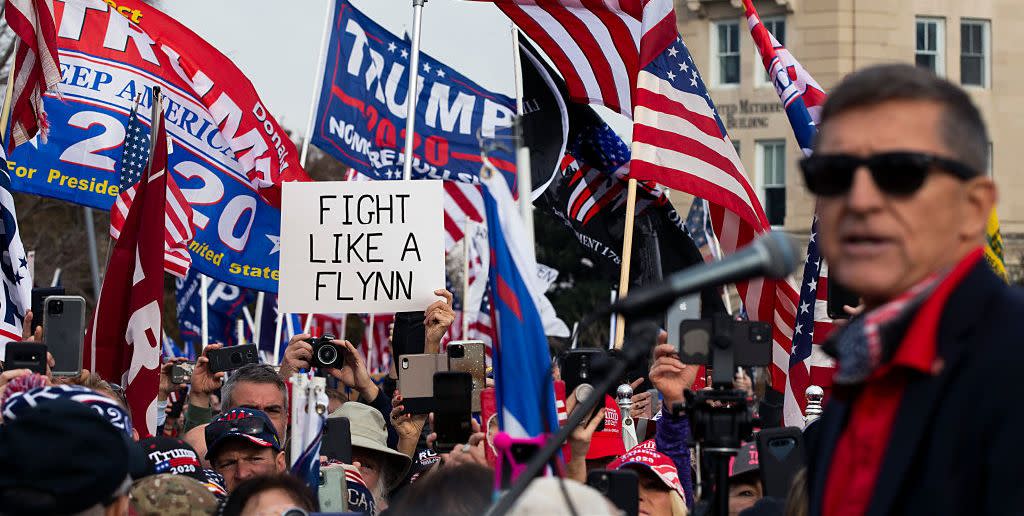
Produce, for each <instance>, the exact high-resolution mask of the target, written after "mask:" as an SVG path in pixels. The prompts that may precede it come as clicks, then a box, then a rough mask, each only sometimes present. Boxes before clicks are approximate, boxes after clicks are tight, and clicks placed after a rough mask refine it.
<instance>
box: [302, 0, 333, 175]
mask: <svg viewBox="0 0 1024 516" xmlns="http://www.w3.org/2000/svg"><path fill="white" fill-rule="evenodd" d="M334 2H335V0H327V13H325V14H324V34H323V37H322V38H321V40H320V57H319V58H318V59H317V62H316V63H317V64H316V75H314V76H313V93H311V94H310V98H312V99H313V105H312V106H310V108H309V121H308V122H306V134H305V135H303V138H302V154H301V155H300V156H299V165H302V167H303V168H305V167H306V155H307V154H308V153H309V140H310V139H311V138H312V135H313V124H314V123H316V111H317V109H318V108H319V107H320V95H317V90H318V89H319V86H320V83H321V82H322V81H323V79H324V67H325V66H326V59H325V56H326V54H327V42H328V40H330V38H331V20H332V19H333V18H334V16H333V15H334Z"/></svg>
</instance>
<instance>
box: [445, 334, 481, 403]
mask: <svg viewBox="0 0 1024 516" xmlns="http://www.w3.org/2000/svg"><path fill="white" fill-rule="evenodd" d="M455 345H461V346H462V349H464V350H465V355H464V356H463V357H462V358H454V357H452V356H451V349H452V346H455ZM448 370H449V371H459V372H464V373H469V374H470V375H472V376H473V398H472V402H473V412H480V393H481V392H483V390H484V387H485V385H486V377H487V362H486V360H485V358H484V342H483V341H481V340H457V341H453V342H449V343H448Z"/></svg>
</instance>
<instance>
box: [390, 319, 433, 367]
mask: <svg viewBox="0 0 1024 516" xmlns="http://www.w3.org/2000/svg"><path fill="white" fill-rule="evenodd" d="M425 317H426V313H424V312H398V313H396V314H395V327H394V330H393V332H392V334H391V350H392V353H391V356H395V357H400V356H402V355H416V354H419V353H423V352H424V347H425V345H426V344H425V343H426V340H427V333H426V328H425V327H424V326H423V319H424V318H425Z"/></svg>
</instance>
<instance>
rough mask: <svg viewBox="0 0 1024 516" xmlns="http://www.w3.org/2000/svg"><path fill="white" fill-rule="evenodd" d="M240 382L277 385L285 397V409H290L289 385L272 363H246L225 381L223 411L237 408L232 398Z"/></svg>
mask: <svg viewBox="0 0 1024 516" xmlns="http://www.w3.org/2000/svg"><path fill="white" fill-rule="evenodd" d="M238 382H249V383H265V384H274V385H276V386H277V388H278V389H280V391H281V397H282V398H284V409H285V411H287V410H288V387H287V386H286V385H285V384H284V380H282V379H281V377H280V376H278V374H277V371H275V370H274V366H272V365H270V364H246V365H244V366H242V367H239V368H238V369H235V370H234V372H232V373H231V374H230V375H229V376H228V379H227V380H225V381H224V386H223V387H221V389H220V397H221V410H222V411H227V410H230V409H233V408H235V400H233V399H232V398H231V393H232V391H234V390H235V385H237V384H238Z"/></svg>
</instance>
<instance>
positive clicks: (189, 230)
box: [110, 175, 195, 278]
mask: <svg viewBox="0 0 1024 516" xmlns="http://www.w3.org/2000/svg"><path fill="white" fill-rule="evenodd" d="M137 189H138V183H136V184H134V185H132V186H131V187H130V188H128V189H127V190H123V191H121V192H120V193H119V194H118V195H117V199H116V200H115V201H114V204H113V205H111V207H110V236H111V237H113V238H114V240H117V239H118V237H120V235H121V229H122V228H123V227H124V223H125V220H126V219H127V218H128V211H129V210H130V209H131V206H132V202H133V201H134V200H135V192H136V190H137ZM194 237H195V228H193V227H192V205H191V204H189V203H188V201H187V200H186V199H185V196H184V195H183V194H182V193H181V188H179V187H178V183H177V182H176V181H174V177H173V176H170V175H168V176H167V203H166V204H165V205H164V270H165V271H167V272H168V273H170V274H173V275H175V276H177V277H179V278H184V277H185V274H187V273H188V268H189V267H191V266H192V255H191V254H189V252H188V245H189V243H190V242H192V239H193V238H194Z"/></svg>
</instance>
